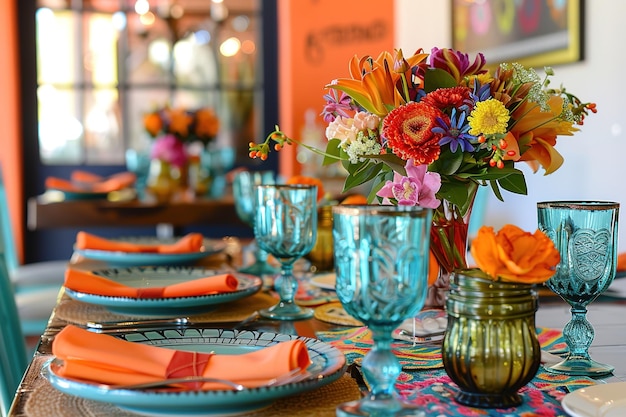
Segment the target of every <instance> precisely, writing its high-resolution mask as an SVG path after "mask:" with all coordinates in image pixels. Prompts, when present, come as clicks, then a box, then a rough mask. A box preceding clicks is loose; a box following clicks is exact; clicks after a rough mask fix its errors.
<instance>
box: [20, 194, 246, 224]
mask: <svg viewBox="0 0 626 417" xmlns="http://www.w3.org/2000/svg"><path fill="white" fill-rule="evenodd" d="M159 224H169V225H171V226H174V227H178V226H189V225H244V223H243V222H242V221H241V220H240V219H239V217H238V216H237V212H236V211H235V203H234V200H233V197H232V196H230V195H227V196H224V197H222V198H220V199H209V198H180V199H176V200H173V201H170V202H167V203H159V202H147V201H140V200H130V201H109V200H106V199H92V200H86V199H85V200H62V201H59V200H54V199H50V198H48V197H47V196H46V195H42V196H38V197H33V198H31V199H29V200H28V228H29V229H30V230H41V229H52V228H62V227H93V226H111V227H124V226H128V227H133V226H156V225H159Z"/></svg>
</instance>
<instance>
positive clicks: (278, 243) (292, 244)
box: [254, 184, 317, 320]
mask: <svg viewBox="0 0 626 417" xmlns="http://www.w3.org/2000/svg"><path fill="white" fill-rule="evenodd" d="M254 190H255V200H254V201H255V203H254V204H255V207H256V210H255V220H254V236H255V237H256V240H257V244H258V245H259V246H260V247H261V249H263V250H264V251H266V252H268V253H271V254H272V255H274V257H275V258H276V259H278V261H279V262H280V265H281V271H280V275H279V276H278V277H277V278H276V280H275V282H274V287H275V289H276V291H277V292H278V294H279V296H280V301H279V302H278V304H276V305H275V306H272V307H270V308H268V309H264V310H261V311H259V313H260V315H261V316H263V317H266V318H271V319H276V320H300V319H305V318H309V317H311V316H313V310H311V309H310V308H303V307H300V306H298V305H297V304H296V303H295V300H294V299H295V295H296V292H297V290H298V280H297V279H296V277H294V276H293V264H294V262H295V261H296V260H298V259H299V258H300V257H302V256H303V255H305V254H307V253H309V252H310V251H311V249H312V248H313V245H314V244H315V239H316V237H317V186H315V185H299V184H294V185H285V184H283V185H257V186H255V187H254Z"/></svg>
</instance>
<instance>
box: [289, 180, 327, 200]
mask: <svg viewBox="0 0 626 417" xmlns="http://www.w3.org/2000/svg"><path fill="white" fill-rule="evenodd" d="M287 184H305V185H317V201H318V202H319V201H321V200H322V198H324V195H325V194H326V191H324V184H323V183H322V181H321V180H320V179H319V178H314V177H307V176H305V175H294V176H293V177H291V178H289V179H288V180H287Z"/></svg>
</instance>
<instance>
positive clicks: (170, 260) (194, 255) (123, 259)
mask: <svg viewBox="0 0 626 417" xmlns="http://www.w3.org/2000/svg"><path fill="white" fill-rule="evenodd" d="M124 241H128V242H142V243H158V242H160V243H166V242H168V241H169V240H167V239H158V240H157V239H156V238H125V239H124ZM171 241H172V242H173V241H174V239H171ZM225 248H226V242H224V241H221V240H212V239H204V246H203V247H202V249H201V250H200V251H198V252H189V253H129V252H114V251H106V250H95V249H76V253H78V254H80V255H82V256H84V257H85V258H89V259H94V260H96V261H103V262H106V263H108V264H109V265H111V266H144V265H186V264H190V263H193V262H195V261H198V260H200V259H202V258H204V257H206V256H209V255H214V254H216V253H219V252H221V251H223V250H224V249H225Z"/></svg>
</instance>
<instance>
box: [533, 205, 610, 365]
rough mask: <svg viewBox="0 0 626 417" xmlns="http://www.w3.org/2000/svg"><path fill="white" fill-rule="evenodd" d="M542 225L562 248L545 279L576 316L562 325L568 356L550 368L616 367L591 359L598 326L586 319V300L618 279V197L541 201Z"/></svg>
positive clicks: (589, 300)
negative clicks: (603, 199)
mask: <svg viewBox="0 0 626 417" xmlns="http://www.w3.org/2000/svg"><path fill="white" fill-rule="evenodd" d="M537 213H538V223H539V229H540V230H541V231H543V232H544V233H545V234H546V235H548V236H549V237H550V238H551V239H552V241H553V242H554V244H555V246H556V248H557V249H558V250H559V252H560V254H561V262H560V263H559V264H558V265H557V268H556V273H555V274H554V275H553V276H552V278H550V279H549V280H548V281H547V282H546V285H547V286H548V288H550V289H551V290H552V291H554V292H555V293H556V294H558V295H559V296H560V297H561V298H562V299H563V300H565V301H566V302H567V303H568V304H569V305H570V307H571V313H572V318H571V320H570V321H569V322H568V323H567V324H566V325H565V328H564V329H563V337H564V338H565V342H566V343H567V346H568V348H569V353H568V355H567V357H566V358H565V359H564V360H563V361H561V362H559V363H557V364H555V365H552V366H545V369H546V370H547V371H549V372H553V373H559V374H566V375H584V376H594V377H597V376H602V375H608V374H610V373H611V372H613V369H614V367H613V366H611V365H607V364H602V363H599V362H596V361H595V360H593V359H591V357H590V356H589V347H590V346H591V343H592V342H593V338H594V330H593V326H592V325H591V323H589V321H587V317H586V315H587V305H588V304H590V303H591V302H592V301H593V300H595V299H596V298H597V297H598V296H599V295H600V294H602V293H603V292H604V291H606V289H607V288H608V287H609V285H611V282H613V278H614V277H615V268H616V266H617V237H618V234H617V219H618V214H619V203H613V202H598V201H589V202H588V201H553V202H540V203H537Z"/></svg>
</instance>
